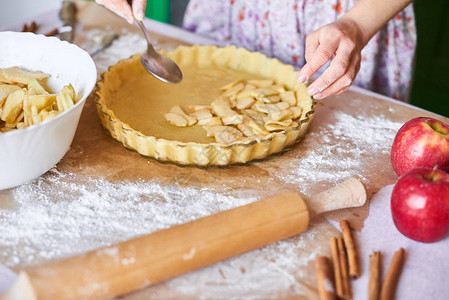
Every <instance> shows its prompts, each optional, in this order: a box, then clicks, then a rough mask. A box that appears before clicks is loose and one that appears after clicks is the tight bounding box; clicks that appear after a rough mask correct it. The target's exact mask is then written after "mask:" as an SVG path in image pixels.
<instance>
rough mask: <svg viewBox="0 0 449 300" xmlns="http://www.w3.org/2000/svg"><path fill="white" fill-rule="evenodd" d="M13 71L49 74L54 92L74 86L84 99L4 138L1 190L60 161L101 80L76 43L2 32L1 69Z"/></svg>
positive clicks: (0, 149)
mask: <svg viewBox="0 0 449 300" xmlns="http://www.w3.org/2000/svg"><path fill="white" fill-rule="evenodd" d="M12 66H18V67H21V68H25V69H28V70H33V71H42V72H44V73H47V74H50V78H49V79H48V81H47V83H48V86H49V87H50V88H51V89H52V90H53V91H54V92H59V91H60V90H61V89H62V87H63V86H64V85H67V84H69V83H71V84H72V85H73V87H74V88H75V91H76V93H77V95H78V97H79V98H80V99H79V101H78V102H77V103H76V105H75V106H74V107H73V108H71V109H70V110H68V111H65V112H63V113H61V114H60V115H58V116H56V117H55V118H53V119H50V120H48V121H45V122H43V123H41V124H38V125H34V126H30V127H28V128H25V129H17V130H12V131H9V132H6V133H0V190H2V189H7V188H11V187H14V186H17V185H20V184H23V183H25V182H27V181H30V180H32V179H34V178H37V177H39V176H40V175H42V174H44V173H45V172H47V171H48V170H50V169H51V168H52V167H53V166H54V165H55V164H56V163H58V162H59V161H60V160H61V158H62V157H63V156H64V155H65V153H66V152H67V151H68V150H69V147H70V144H71V143H72V140H73V136H74V135H75V131H76V127H77V126H78V121H79V118H80V115H81V111H82V109H83V106H84V103H85V102H86V98H87V96H89V94H90V93H91V92H92V89H93V88H94V86H95V83H96V80H97V71H96V68H95V64H94V62H93V60H92V58H91V57H90V56H89V55H88V54H87V52H85V51H84V50H82V49H80V48H79V47H77V46H75V45H73V44H70V43H67V42H63V41H60V40H59V39H57V38H55V37H46V36H43V35H35V34H33V33H21V32H20V33H19V32H0V68H7V67H12Z"/></svg>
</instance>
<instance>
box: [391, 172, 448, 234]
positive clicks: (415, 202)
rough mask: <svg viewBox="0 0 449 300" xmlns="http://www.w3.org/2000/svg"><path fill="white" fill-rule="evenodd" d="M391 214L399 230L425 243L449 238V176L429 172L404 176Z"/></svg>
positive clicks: (393, 196)
mask: <svg viewBox="0 0 449 300" xmlns="http://www.w3.org/2000/svg"><path fill="white" fill-rule="evenodd" d="M391 214H392V216H393V222H394V224H395V225H396V227H397V229H398V230H399V231H400V232H401V233H402V234H403V235H405V236H407V237H409V238H411V239H413V240H416V241H419V242H423V243H431V242H436V241H439V240H441V239H442V238H444V237H445V236H446V235H448V234H449V174H448V173H446V172H444V171H442V170H439V169H436V168H434V169H430V168H417V169H413V170H411V171H409V172H407V173H405V174H404V175H402V176H401V177H400V178H399V179H398V181H397V182H396V185H395V187H394V189H393V193H392V194H391Z"/></svg>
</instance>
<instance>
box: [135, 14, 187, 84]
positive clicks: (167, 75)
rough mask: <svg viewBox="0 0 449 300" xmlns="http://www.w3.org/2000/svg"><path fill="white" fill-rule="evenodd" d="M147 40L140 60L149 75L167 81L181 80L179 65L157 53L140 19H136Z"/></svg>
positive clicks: (176, 81)
mask: <svg viewBox="0 0 449 300" xmlns="http://www.w3.org/2000/svg"><path fill="white" fill-rule="evenodd" d="M137 24H139V27H140V29H142V31H143V33H144V35H145V39H146V40H147V44H148V47H147V51H146V52H144V53H143V54H142V56H141V57H140V61H141V63H142V65H143V67H144V68H145V70H147V71H148V72H149V73H150V74H151V75H153V76H154V77H156V78H157V79H159V80H161V81H163V82H167V83H178V82H180V81H181V80H182V72H181V69H180V68H179V66H178V65H177V64H176V63H175V62H174V61H173V60H171V59H170V58H168V57H167V56H165V55H162V54H160V53H158V52H157V51H156V50H155V49H154V47H153V44H152V43H151V41H150V36H149V34H148V32H147V30H146V28H145V26H144V25H143V22H142V21H137Z"/></svg>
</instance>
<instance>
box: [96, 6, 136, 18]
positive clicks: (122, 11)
mask: <svg viewBox="0 0 449 300" xmlns="http://www.w3.org/2000/svg"><path fill="white" fill-rule="evenodd" d="M96 2H97V3H99V4H103V5H104V6H105V7H107V8H108V9H110V10H112V11H113V12H115V13H116V14H118V15H119V16H121V17H123V18H125V19H126V21H128V23H133V22H134V16H133V12H132V10H131V6H130V5H129V4H128V2H127V1H126V0H96Z"/></svg>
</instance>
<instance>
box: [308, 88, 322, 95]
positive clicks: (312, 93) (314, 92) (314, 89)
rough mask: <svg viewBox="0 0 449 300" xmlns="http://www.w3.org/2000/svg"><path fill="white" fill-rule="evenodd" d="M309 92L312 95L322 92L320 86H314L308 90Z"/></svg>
mask: <svg viewBox="0 0 449 300" xmlns="http://www.w3.org/2000/svg"><path fill="white" fill-rule="evenodd" d="M307 92H309V95H310V96H315V94H318V93H319V92H320V89H319V88H313V89H311V90H307Z"/></svg>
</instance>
